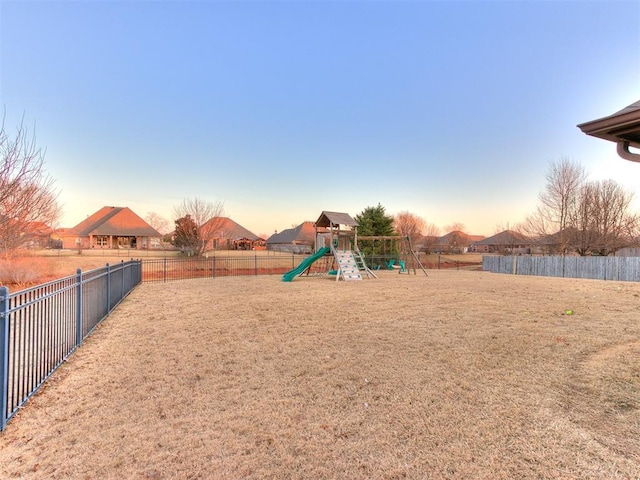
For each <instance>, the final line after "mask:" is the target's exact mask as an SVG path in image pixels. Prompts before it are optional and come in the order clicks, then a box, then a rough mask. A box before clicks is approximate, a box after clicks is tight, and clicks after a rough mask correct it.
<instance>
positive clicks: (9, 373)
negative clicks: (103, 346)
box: [0, 260, 142, 430]
mask: <svg viewBox="0 0 640 480" xmlns="http://www.w3.org/2000/svg"><path fill="white" fill-rule="evenodd" d="M141 265H142V264H141V261H140V260H131V261H128V262H124V261H123V262H121V263H119V264H116V265H113V266H110V265H106V266H105V267H103V268H99V269H95V270H90V271H87V272H82V271H81V270H77V272H76V274H75V275H72V276H69V277H65V278H61V279H59V280H55V281H52V282H49V283H45V284H42V285H38V286H36V287H32V288H29V289H26V290H21V291H19V292H16V293H10V292H9V289H8V288H7V287H0V388H1V389H2V391H1V392H0V393H1V396H0V430H4V428H5V426H6V423H7V421H8V420H9V419H10V418H11V417H12V416H13V415H14V414H15V413H16V412H17V411H18V409H19V408H20V407H21V406H22V405H23V404H24V403H25V402H26V401H27V400H28V399H29V398H30V397H31V396H32V395H33V394H34V393H35V392H36V391H37V390H38V388H39V387H40V386H41V385H42V384H43V383H44V382H45V381H46V380H47V378H49V376H51V374H52V373H53V372H54V371H55V370H56V369H57V368H58V367H59V366H60V365H61V364H62V362H64V361H65V360H66V359H67V357H68V356H69V355H70V354H71V353H72V352H73V351H74V350H75V349H76V348H77V347H78V346H79V345H80V344H81V343H82V341H83V339H84V338H86V337H87V336H88V335H89V334H90V333H91V332H92V331H93V330H94V329H95V327H96V326H97V325H98V324H99V323H100V322H101V321H102V320H104V319H105V318H106V317H107V316H108V315H109V313H110V312H111V311H112V310H113V309H114V308H115V307H116V306H117V305H118V303H120V302H121V301H122V299H124V297H126V296H127V294H128V293H129V292H131V290H133V288H134V287H135V286H136V285H138V284H139V283H140V281H141V280H142V266H141Z"/></svg>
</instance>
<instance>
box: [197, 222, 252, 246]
mask: <svg viewBox="0 0 640 480" xmlns="http://www.w3.org/2000/svg"><path fill="white" fill-rule="evenodd" d="M207 224H209V225H212V226H213V228H214V231H213V235H212V236H214V237H215V236H217V235H219V237H220V238H230V239H232V240H241V239H244V238H246V239H247V240H251V241H255V240H260V237H258V236H257V235H255V234H254V233H252V232H250V231H249V230H247V229H246V228H244V227H243V226H242V225H240V224H238V223H236V222H234V221H233V220H231V219H230V218H228V217H213V218H212V219H210V220H208V221H207V222H206V223H205V224H204V225H203V227H205V228H206V226H207Z"/></svg>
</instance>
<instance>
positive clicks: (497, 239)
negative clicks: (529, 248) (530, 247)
mask: <svg viewBox="0 0 640 480" xmlns="http://www.w3.org/2000/svg"><path fill="white" fill-rule="evenodd" d="M528 243H531V241H530V240H529V239H528V238H527V237H525V236H524V235H522V234H520V233H518V232H514V231H513V230H504V231H503V232H500V233H496V234H495V235H493V236H492V237H488V238H485V239H484V240H481V241H479V242H475V244H476V245H523V244H528Z"/></svg>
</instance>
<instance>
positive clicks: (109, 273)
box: [105, 263, 111, 315]
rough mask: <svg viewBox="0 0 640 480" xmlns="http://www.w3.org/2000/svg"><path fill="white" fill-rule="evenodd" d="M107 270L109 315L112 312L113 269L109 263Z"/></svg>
mask: <svg viewBox="0 0 640 480" xmlns="http://www.w3.org/2000/svg"><path fill="white" fill-rule="evenodd" d="M105 267H106V268H107V315H109V312H110V311H111V267H110V266H109V264H108V263H107V264H106V265H105Z"/></svg>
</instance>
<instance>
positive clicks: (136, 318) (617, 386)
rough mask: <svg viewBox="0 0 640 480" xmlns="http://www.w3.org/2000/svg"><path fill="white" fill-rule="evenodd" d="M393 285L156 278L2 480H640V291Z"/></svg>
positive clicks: (78, 370) (70, 365)
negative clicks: (169, 280) (166, 280)
mask: <svg viewBox="0 0 640 480" xmlns="http://www.w3.org/2000/svg"><path fill="white" fill-rule="evenodd" d="M379 273H380V278H379V279H378V280H364V281H362V282H335V281H334V280H333V279H331V280H330V279H328V278H326V277H324V278H317V277H316V278H312V277H309V278H299V279H296V280H295V281H294V282H291V283H286V282H281V281H280V277H278V276H275V277H233V278H224V279H209V280H194V281H184V282H176V283H168V284H143V285H142V286H140V287H138V288H137V289H136V290H135V291H134V292H133V293H132V294H131V295H130V296H129V297H128V298H127V299H126V300H125V302H124V303H123V304H122V305H121V306H120V307H119V308H118V309H117V310H116V311H115V313H114V314H112V316H111V317H109V318H108V319H107V320H106V321H105V323H104V324H103V325H102V326H101V327H100V328H99V329H98V330H97V331H96V332H95V333H94V334H93V335H92V336H91V337H89V339H87V340H86V341H85V344H84V345H83V346H82V347H81V348H80V349H79V350H78V351H77V352H76V353H75V354H74V355H73V356H72V357H71V359H70V360H69V361H68V362H67V363H66V364H65V365H64V366H63V367H62V368H61V369H60V370H59V371H58V372H57V373H56V374H55V375H54V376H53V377H52V379H51V380H50V381H49V382H48V384H47V385H46V387H45V388H44V389H43V391H42V392H41V393H39V394H38V395H36V396H35V397H34V398H33V399H32V400H30V401H29V402H28V403H27V405H26V406H25V408H24V409H23V410H21V411H20V412H19V414H18V415H17V416H16V417H15V418H14V419H12V421H10V422H9V425H8V427H7V430H6V431H5V432H4V433H3V434H0V477H3V478H17V477H20V478H54V479H57V478H60V479H63V478H64V479H66V478H71V479H75V478H78V479H84V478H105V479H111V478H113V479H144V478H147V479H169V478H178V479H195V478H201V479H209V478H213V479H217V478H225V479H226V478H232V479H236V478H238V479H239V478H248V479H263V478H269V479H276V478H277V479H280V478H291V479H317V478H323V479H326V478H335V479H344V478H349V479H393V478H412V479H424V478H428V479H470V478H473V479H514V478H518V479H541V478H544V479H605V478H606V479H636V478H640V401H639V398H640V342H639V341H638V338H639V336H640V324H639V323H638V318H640V285H638V284H635V283H622V282H602V281H590V280H572V279H552V278H535V277H513V276H507V275H498V274H490V273H486V272H472V271H451V270H449V271H432V272H430V276H429V277H425V276H424V275H421V274H420V275H416V276H413V275H398V274H397V273H395V272H379ZM567 310H572V312H573V314H571V315H567V314H566V311H567Z"/></svg>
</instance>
